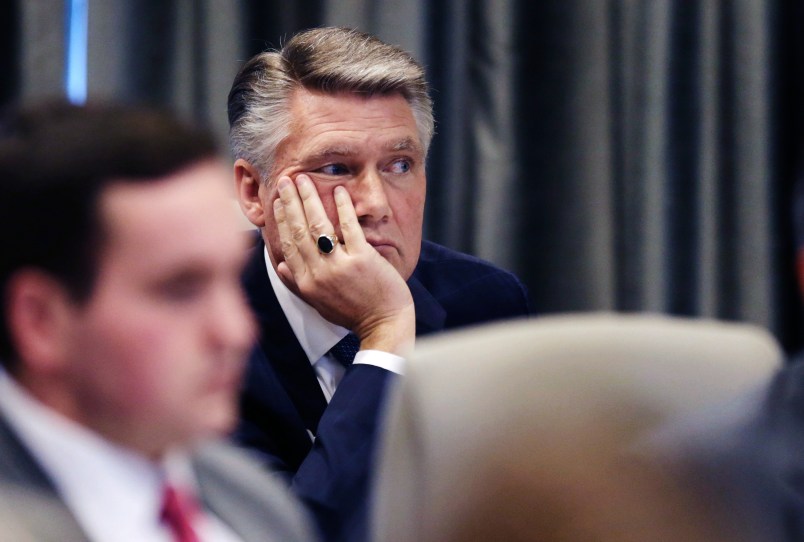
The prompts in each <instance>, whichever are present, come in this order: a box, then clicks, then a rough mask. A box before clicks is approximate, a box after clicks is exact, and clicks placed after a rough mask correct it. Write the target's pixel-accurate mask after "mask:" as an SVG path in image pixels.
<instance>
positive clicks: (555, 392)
mask: <svg viewBox="0 0 804 542" xmlns="http://www.w3.org/2000/svg"><path fill="white" fill-rule="evenodd" d="M781 360H782V353H781V351H780V349H779V347H778V345H777V343H776V342H775V340H774V339H773V338H772V337H771V336H770V335H769V334H768V333H766V332H765V331H763V330H761V329H759V328H757V327H753V326H750V325H743V324H727V323H722V322H716V321H710V320H692V319H681V318H670V317H663V316H657V315H614V314H592V315H568V316H555V317H545V318H539V319H531V320H521V321H513V322H507V323H502V324H494V325H490V326H484V327H478V328H474V329H469V330H465V331H459V332H454V333H450V334H444V335H440V336H438V337H436V338H432V339H425V340H421V341H419V343H418V344H417V348H416V352H415V353H414V355H413V356H412V357H411V359H410V363H409V368H408V371H407V373H406V376H405V378H404V379H402V380H401V381H400V382H401V383H400V385H399V386H398V388H397V389H396V390H395V393H394V394H393V395H392V399H391V404H390V408H389V415H388V417H387V419H386V424H385V426H384V438H383V444H382V454H381V457H380V460H379V472H378V477H377V480H378V483H377V485H376V500H375V510H374V518H373V539H374V540H377V541H383V542H408V541H411V542H412V541H417V542H428V541H432V542H435V541H439V542H458V541H463V542H465V541H481V540H505V541H507V542H515V541H520V540H521V541H524V540H538V541H541V542H558V541H561V542H570V541H573V542H574V541H611V542H615V541H616V542H629V541H648V540H650V541H662V540H668V541H669V540H678V541H682V540H683V541H696V540H697V541H704V540H706V541H710V540H711V541H715V540H739V533H736V532H732V531H731V528H730V527H729V522H728V521H723V522H722V521H721V519H724V518H719V517H716V516H715V514H714V512H713V511H712V510H711V509H710V507H709V506H708V504H707V503H706V502H701V501H700V500H698V499H697V497H696V495H695V492H694V491H690V488H689V487H688V485H687V483H686V482H687V481H685V480H683V479H680V478H679V477H677V476H675V475H674V474H673V473H670V472H668V471H667V470H666V469H664V468H662V467H660V466H659V465H657V464H655V463H653V462H652V461H651V459H650V457H648V456H646V455H645V454H644V453H641V452H637V451H636V450H637V449H638V447H637V446H636V444H637V443H639V442H640V441H641V440H642V439H644V438H645V437H646V436H648V435H650V434H651V433H652V432H654V431H656V430H657V429H658V428H659V427H661V426H662V424H666V423H668V422H670V421H671V420H673V419H680V418H683V417H685V416H691V415H694V414H695V413H696V412H699V411H703V410H705V409H707V408H712V407H713V406H714V405H718V404H720V403H723V402H726V401H728V400H729V399H731V398H736V397H738V396H740V395H741V394H745V393H747V392H749V391H750V390H751V389H758V388H759V387H761V386H764V385H766V383H767V382H768V380H769V379H770V377H771V375H772V374H773V373H774V372H775V371H776V370H777V369H778V367H779V366H780V364H781Z"/></svg>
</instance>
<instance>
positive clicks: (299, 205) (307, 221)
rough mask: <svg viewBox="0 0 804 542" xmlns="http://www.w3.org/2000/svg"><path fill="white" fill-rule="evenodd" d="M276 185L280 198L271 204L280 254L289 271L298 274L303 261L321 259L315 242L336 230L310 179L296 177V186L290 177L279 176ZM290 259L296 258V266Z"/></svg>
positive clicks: (302, 176)
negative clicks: (280, 248)
mask: <svg viewBox="0 0 804 542" xmlns="http://www.w3.org/2000/svg"><path fill="white" fill-rule="evenodd" d="M278 183H279V184H278V191H279V198H278V199H277V200H276V201H275V202H274V216H275V217H276V221H277V229H278V231H279V238H280V240H281V241H282V253H283V254H284V256H285V260H287V261H288V265H289V266H290V268H291V269H292V270H294V271H297V270H299V269H300V267H299V266H300V265H301V263H302V261H303V260H305V259H306V260H308V261H314V260H311V259H314V258H317V257H318V256H320V254H319V252H318V246H317V244H316V240H317V239H318V237H319V236H321V235H332V234H333V233H334V232H335V228H334V227H333V226H332V223H331V222H330V221H329V218H328V217H327V213H326V211H325V210H324V205H323V204H322V203H321V198H320V197H319V195H318V191H317V190H316V188H315V185H313V182H312V181H311V180H310V178H309V177H307V176H306V175H299V176H297V177H296V182H295V184H294V182H293V181H291V179H290V177H282V178H280V179H279V181H278ZM280 219H281V220H280ZM293 257H296V258H298V259H299V262H298V264H296V263H295V262H293V261H291V260H290V258H293Z"/></svg>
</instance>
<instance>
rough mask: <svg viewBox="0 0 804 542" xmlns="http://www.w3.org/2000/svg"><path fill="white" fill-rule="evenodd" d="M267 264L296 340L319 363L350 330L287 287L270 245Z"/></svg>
mask: <svg viewBox="0 0 804 542" xmlns="http://www.w3.org/2000/svg"><path fill="white" fill-rule="evenodd" d="M264 258H265V267H266V268H267V270H268V278H269V279H271V286H272V287H273V289H274V294H276V299H277V300H278V301H279V305H280V306H281V307H282V311H283V312H284V313H285V317H286V318H287V320H288V323H290V327H291V329H292V330H293V333H294V334H295V335H296V339H297V340H298V341H299V344H300V345H301V347H302V350H304V353H305V354H306V355H307V359H309V360H310V363H311V364H315V363H316V362H317V361H318V360H319V359H321V358H322V357H323V356H324V355H325V354H326V353H327V352H329V350H330V349H331V348H332V347H333V346H335V345H336V344H337V343H338V341H340V340H341V339H342V338H344V337H345V336H346V335H347V333H349V330H348V329H346V328H345V327H341V326H338V325H335V324H333V323H332V322H330V321H328V320H327V319H325V318H324V317H323V316H321V315H320V314H319V313H318V311H316V310H315V309H314V308H313V307H311V306H310V305H308V304H307V303H306V302H305V301H303V300H302V299H301V298H300V297H299V296H297V295H296V294H294V293H293V292H291V291H290V289H289V288H288V287H287V286H285V283H284V282H282V279H280V278H279V275H278V274H277V272H276V269H274V266H273V264H271V258H270V257H269V255H268V245H266V246H265V249H264Z"/></svg>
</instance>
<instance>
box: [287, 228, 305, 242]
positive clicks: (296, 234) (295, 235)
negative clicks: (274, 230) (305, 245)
mask: <svg viewBox="0 0 804 542" xmlns="http://www.w3.org/2000/svg"><path fill="white" fill-rule="evenodd" d="M290 236H291V238H292V239H293V240H294V241H296V242H299V241H302V240H304V238H305V237H307V229H306V228H302V227H300V226H294V227H292V228H291V229H290Z"/></svg>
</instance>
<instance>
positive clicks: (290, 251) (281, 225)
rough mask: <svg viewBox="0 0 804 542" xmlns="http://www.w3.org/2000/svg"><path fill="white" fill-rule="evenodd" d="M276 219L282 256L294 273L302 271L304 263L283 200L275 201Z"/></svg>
mask: <svg viewBox="0 0 804 542" xmlns="http://www.w3.org/2000/svg"><path fill="white" fill-rule="evenodd" d="M274 219H275V220H276V229H277V231H278V232H279V240H280V243H281V248H282V255H283V256H284V257H285V262H287V265H288V267H290V269H291V270H292V271H298V270H300V269H301V268H302V267H303V265H304V261H303V259H302V256H301V254H300V253H299V249H298V248H297V247H296V243H295V242H294V241H293V234H292V233H291V229H290V225H289V224H288V220H287V214H286V213H285V205H284V204H283V203H282V201H281V200H279V199H276V200H274Z"/></svg>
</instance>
